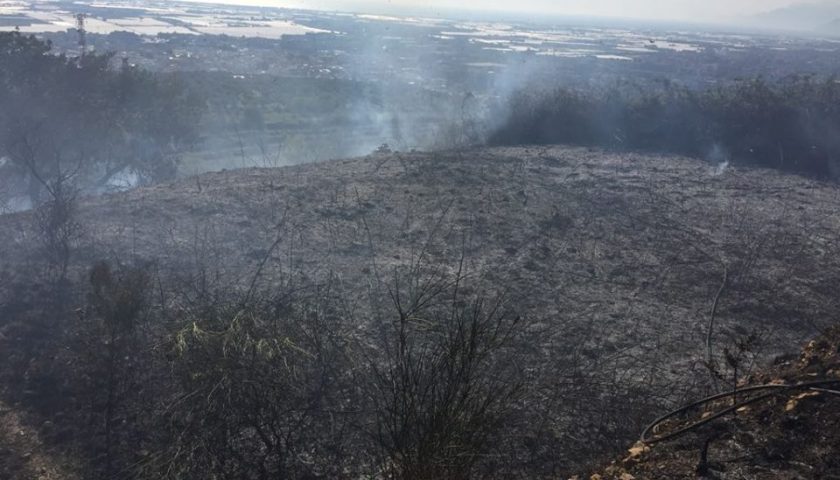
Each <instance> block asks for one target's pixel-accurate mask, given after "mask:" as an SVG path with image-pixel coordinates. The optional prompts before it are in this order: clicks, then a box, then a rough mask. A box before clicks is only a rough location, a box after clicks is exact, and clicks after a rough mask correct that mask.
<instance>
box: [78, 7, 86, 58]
mask: <svg viewBox="0 0 840 480" xmlns="http://www.w3.org/2000/svg"><path fill="white" fill-rule="evenodd" d="M85 18H87V14H84V13H78V14H76V31H77V32H78V33H79V47H80V48H81V50H82V55H84V54H85V52H87V30H86V29H85Z"/></svg>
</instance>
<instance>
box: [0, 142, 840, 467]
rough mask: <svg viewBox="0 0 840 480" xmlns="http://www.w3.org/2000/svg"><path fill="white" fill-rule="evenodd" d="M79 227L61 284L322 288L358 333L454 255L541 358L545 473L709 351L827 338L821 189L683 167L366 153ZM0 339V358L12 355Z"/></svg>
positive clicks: (18, 220) (216, 180)
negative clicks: (342, 299)
mask: <svg viewBox="0 0 840 480" xmlns="http://www.w3.org/2000/svg"><path fill="white" fill-rule="evenodd" d="M78 220H79V222H80V224H81V225H82V226H83V228H84V231H85V232H86V233H85V237H84V239H83V241H82V242H81V244H80V246H79V248H78V250H77V253H76V255H75V257H74V262H75V263H74V269H75V271H76V272H78V273H79V274H83V272H85V271H86V269H88V268H89V267H90V265H91V264H92V263H93V262H95V261H96V260H99V259H102V258H103V257H104V258H106V259H108V260H111V261H118V262H123V263H125V262H151V263H152V264H153V265H154V266H155V268H156V271H157V275H156V278H157V279H158V280H157V281H159V290H160V292H161V296H163V294H164V292H172V291H179V290H182V289H183V285H184V284H185V281H189V282H192V283H197V282H202V283H203V284H207V283H213V284H215V285H217V286H219V287H222V288H236V286H237V285H240V286H241V285H246V286H247V285H248V284H250V283H251V281H252V279H254V276H253V275H254V272H255V271H257V270H258V269H259V270H260V272H261V276H260V277H259V278H257V279H256V280H255V282H256V283H258V284H260V285H263V286H268V287H270V286H272V285H278V284H283V285H286V286H288V285H289V284H292V283H294V282H296V281H298V280H297V279H299V278H301V277H304V276H305V277H307V278H310V279H319V278H327V277H330V278H337V279H339V280H340V282H341V284H342V285H343V288H344V292H343V293H344V295H345V296H346V299H347V303H348V305H349V307H348V309H349V310H352V311H355V312H357V315H356V317H357V318H365V315H364V312H365V308H366V304H367V302H366V299H367V298H368V296H369V295H381V296H386V295H387V289H388V286H389V282H391V280H392V272H393V270H394V268H396V267H398V266H401V265H406V264H410V263H417V262H418V261H422V262H423V263H427V264H435V265H441V266H445V267H447V268H449V267H451V268H454V267H455V266H456V265H457V264H458V262H459V260H460V259H461V258H462V257H463V258H464V262H465V265H466V268H467V271H468V273H469V274H470V275H471V276H472V277H473V278H474V279H475V282H476V284H477V285H482V286H485V287H486V288H488V289H490V290H503V291H504V292H505V293H506V295H507V297H508V298H509V299H510V302H511V304H512V305H515V306H516V309H517V311H518V313H520V314H521V315H522V316H523V317H525V318H527V319H528V320H529V325H530V328H532V329H533V331H534V332H535V333H536V334H537V335H538V337H539V339H540V342H541V343H539V344H534V345H532V346H531V347H532V350H533V351H532V352H529V354H531V355H532V356H533V357H536V358H538V359H539V360H538V361H535V364H534V365H533V368H532V371H533V375H534V376H535V378H537V379H538V381H536V382H535V384H537V385H538V387H537V388H536V391H535V393H534V395H535V396H537V397H539V398H540V399H541V400H540V402H539V404H538V405H537V406H536V407H535V408H536V411H535V412H534V415H535V416H537V417H539V422H542V423H541V425H544V428H545V431H547V432H549V433H547V434H546V435H548V437H547V438H545V439H543V440H541V441H540V442H539V444H538V445H535V446H532V447H529V448H533V450H534V451H533V453H532V454H533V456H534V457H535V458H536V459H537V460H534V461H545V462H547V463H551V464H552V465H554V466H553V467H551V468H550V469H549V470H550V471H569V470H572V469H575V468H578V467H580V466H582V464H585V462H588V461H590V460H591V459H592V457H593V455H594V456H601V455H605V454H606V455H609V454H610V452H615V451H619V450H620V449H622V448H624V446H625V445H626V442H627V441H628V440H629V439H632V438H634V437H635V436H637V435H638V433H639V432H640V431H641V429H642V428H643V427H644V425H645V424H646V423H647V422H649V421H650V420H651V419H652V417H655V416H656V415H657V414H659V413H662V412H664V411H665V410H667V409H668V408H670V407H674V406H676V405H679V404H681V403H683V402H685V401H686V400H688V399H690V398H696V396H697V395H698V393H700V392H705V391H707V388H708V386H707V385H706V382H707V379H708V378H709V372H708V369H707V366H706V364H705V357H706V355H707V340H711V342H710V345H711V347H712V353H713V356H714V358H715V359H716V363H717V364H718V366H719V367H720V370H721V371H724V370H725V369H726V366H725V363H724V362H723V360H722V359H721V357H722V354H723V349H724V348H730V349H731V348H732V346H733V345H734V344H736V343H738V342H740V341H742V340H743V339H745V338H750V339H751V340H752V344H753V347H752V348H751V349H750V351H748V352H745V353H744V356H745V359H744V360H743V365H742V366H741V370H740V371H741V372H749V371H750V369H752V368H753V366H754V365H755V364H756V363H761V362H763V361H766V360H769V359H771V358H772V357H773V356H774V355H776V354H777V353H779V352H783V351H786V350H789V349H790V348H791V346H792V345H795V344H796V343H797V342H802V341H805V340H806V339H808V338H813V336H814V335H815V334H817V333H818V332H820V331H822V330H824V329H825V328H828V327H829V326H830V325H832V324H833V323H834V322H835V321H836V313H837V311H838V307H840V297H838V296H837V294H836V285H838V284H840V189H838V188H837V186H835V185H832V184H824V183H819V182H814V181H811V180H807V179H804V178H802V177H798V176H793V175H784V174H780V173H777V172H773V171H768V170H755V169H734V168H729V169H720V168H718V167H717V166H714V165H709V164H706V163H703V162H700V161H696V160H691V159H686V158H675V157H667V156H643V155H632V154H614V153H609V152H604V151H601V150H590V149H575V148H566V147H531V148H529V147H517V148H490V149H477V150H469V151H462V152H444V153H394V154H387V155H374V156H370V157H366V158H360V159H352V160H341V161H333V162H325V163H319V164H310V165H300V166H294V167H286V168H280V169H246V170H237V171H227V172H219V173H212V174H206V175H201V176H198V177H193V178H188V179H184V180H181V181H178V182H176V183H172V184H165V185H158V186H154V187H149V188H141V189H137V190H133V191H130V192H126V193H119V194H114V195H108V196H103V197H99V198H90V199H86V200H84V201H83V202H82V205H81V206H80V210H79V215H78ZM31 224H32V218H31V216H30V215H28V214H16V215H7V216H4V217H2V218H0V255H2V258H3V259H4V263H3V265H2V266H0V269H2V270H3V271H4V272H5V275H3V278H4V280H0V289H3V288H11V286H12V285H16V284H23V285H27V282H32V281H33V278H32V277H33V275H34V276H37V274H38V272H40V271H42V270H43V258H42V257H43V254H42V252H41V250H39V247H38V241H37V238H36V236H35V234H34V231H33V229H32V227H31ZM26 288H28V289H29V290H30V291H31V288H29V287H26ZM2 306H3V304H2V301H0V307H2ZM710 320H713V321H712V322H711V323H712V326H713V329H712V334H711V336H709V335H708V333H709V332H708V327H709V324H710ZM6 328H7V325H3V324H0V341H9V342H12V341H14V339H13V337H11V334H10V333H9V334H8V335H7V337H8V338H7V340H2V339H3V338H4V337H3V335H2V334H3V333H4V332H7V330H6ZM359 328H360V332H364V330H365V325H360V326H359ZM7 333H8V332H7ZM0 350H2V348H0ZM724 373H725V372H724ZM581 439H584V440H585V442H582V441H581ZM592 445H597V446H598V447H597V449H595V450H594V453H593V448H592Z"/></svg>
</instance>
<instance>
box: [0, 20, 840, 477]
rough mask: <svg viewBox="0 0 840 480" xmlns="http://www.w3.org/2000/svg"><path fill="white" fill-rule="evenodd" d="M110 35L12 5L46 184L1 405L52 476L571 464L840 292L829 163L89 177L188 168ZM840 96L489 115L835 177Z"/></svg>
mask: <svg viewBox="0 0 840 480" xmlns="http://www.w3.org/2000/svg"><path fill="white" fill-rule="evenodd" d="M114 60H115V58H114V57H113V56H112V55H94V54H86V55H82V56H80V57H78V58H68V57H66V56H62V55H54V54H52V53H51V52H50V45H49V44H48V43H44V42H42V41H40V40H37V39H35V38H33V37H27V36H24V35H21V34H19V33H9V34H0V87H2V88H1V89H0V105H2V106H3V109H2V110H0V156H2V157H4V158H7V159H8V160H7V161H6V162H4V164H3V165H2V166H0V168H2V169H3V173H4V177H2V180H4V181H6V182H8V183H9V184H12V183H14V185H17V186H18V187H20V186H21V185H22V186H23V187H22V188H23V193H24V194H25V195H28V196H29V198H30V200H31V201H32V204H33V206H34V207H35V208H33V209H32V210H31V211H29V212H22V213H16V214H12V215H8V216H4V218H3V221H2V222H0V239H2V243H0V244H1V245H2V246H3V248H4V250H3V255H5V256H6V257H5V258H8V266H7V265H0V271H2V273H3V275H2V276H0V347H2V348H0V365H2V367H0V387H2V388H0V415H4V414H5V413H8V412H10V411H12V410H14V411H15V412H17V413H19V414H20V416H21V418H22V419H23V421H22V423H23V424H25V425H26V426H27V428H28V429H29V430H27V431H26V432H24V430H20V431H21V432H24V433H26V434H27V435H31V436H32V437H33V438H36V437H37V439H38V443H41V446H42V447H43V448H44V449H45V450H46V451H48V452H50V453H51V454H54V455H53V456H52V458H54V459H75V460H72V461H71V460H66V461H64V463H62V464H60V465H59V466H58V467H57V469H58V470H59V471H61V472H62V473H60V474H59V478H86V479H88V478H89V479H102V480H106V479H108V480H110V479H132V480H134V479H136V480H142V479H172V480H175V479H179V480H188V479H228V478H230V479H243V480H267V479H277V478H288V479H299V480H311V479H318V478H337V479H342V478H346V479H358V478H392V479H399V480H432V479H436V480H461V479H473V478H523V479H525V478H528V479H531V478H558V477H559V476H562V475H571V474H574V473H579V472H582V471H585V470H587V469H589V468H591V466H592V465H593V464H594V463H595V462H598V461H600V460H603V459H605V458H609V457H610V456H612V455H614V454H615V453H616V452H618V451H620V450H621V449H622V448H623V447H624V446H625V445H626V444H627V442H628V441H631V440H632V439H634V438H636V436H637V435H638V434H639V432H641V431H642V430H643V429H644V426H645V425H646V424H648V423H649V422H650V421H651V420H652V418H651V417H655V416H656V414H657V413H662V412H665V411H668V410H669V409H671V408H674V407H676V406H678V405H681V404H683V403H685V402H687V401H688V400H690V399H693V398H699V397H702V396H703V395H708V394H710V393H712V392H719V391H721V390H722V391H724V392H725V395H724V396H726V397H728V396H729V395H730V394H731V398H733V399H734V398H735V397H737V395H738V394H739V388H740V386H741V385H742V384H743V383H745V382H750V381H751V380H752V379H753V378H754V372H755V369H756V365H757V364H758V363H759V362H760V361H766V360H768V358H769V357H770V356H771V353H765V352H763V351H762V349H763V348H766V349H767V350H768V351H770V352H772V353H775V352H776V351H777V350H778V349H779V348H780V344H783V343H785V342H788V341H789V340H790V338H792V337H794V338H801V337H803V336H805V335H811V334H813V333H815V332H817V331H820V330H825V329H826V327H827V325H828V324H830V323H831V321H832V320H831V318H830V317H831V314H830V312H832V311H833V310H834V309H836V307H837V306H838V299H837V297H836V292H835V291H834V289H833V286H834V285H836V282H837V281H838V275H840V274H838V273H837V272H840V268H837V267H840V265H838V258H840V256H838V254H840V245H838V243H837V241H836V238H837V234H838V230H840V229H838V225H840V223H838V221H837V213H836V212H837V210H836V206H837V205H838V197H837V191H836V189H835V187H834V186H832V185H826V184H820V183H818V182H812V181H810V180H806V179H804V178H801V177H798V176H789V175H781V174H778V173H775V172H770V173H768V172H758V173H757V172H756V171H750V170H747V169H740V168H739V169H737V172H736V173H735V174H733V175H731V176H724V175H723V174H722V172H715V171H714V168H712V169H710V168H708V165H705V164H701V163H699V162H693V161H690V160H688V159H685V158H671V157H652V156H641V155H635V154H632V155H631V154H628V155H625V156H617V155H610V154H609V153H608V152H606V151H595V150H586V149H574V150H571V149H566V148H561V147H551V148H548V147H546V148H541V147H528V148H526V149H516V148H488V149H483V150H478V149H477V150H456V151H452V152H447V153H435V154H428V155H426V154H418V153H416V152H415V153H410V154H405V153H400V152H394V151H392V150H391V149H390V148H389V147H388V146H387V145H383V146H382V147H381V148H380V149H379V150H378V151H377V152H376V153H375V154H374V155H372V156H370V157H368V158H366V159H361V160H353V161H343V162H333V163H330V164H325V165H314V166H305V167H303V166H299V167H294V168H289V169H273V170H241V171H238V172H225V173H219V174H209V175H204V176H201V177H197V178H194V179H186V180H181V181H180V182H172V183H170V184H168V185H166V186H152V188H148V189H138V190H133V191H131V192H127V193H123V194H118V195H111V196H104V197H94V198H88V199H84V198H82V195H83V193H91V192H102V191H104V190H107V187H108V186H109V185H110V186H113V183H114V182H115V181H117V180H116V179H119V178H120V177H121V176H125V175H132V176H135V177H136V178H137V179H138V180H137V183H138V184H153V183H157V182H162V181H165V180H173V179H174V178H175V176H176V174H177V167H178V162H179V159H180V156H181V155H183V154H184V152H186V151H188V150H189V148H190V146H191V145H192V143H193V142H194V141H195V139H196V136H197V134H198V133H197V132H196V130H195V128H194V127H195V124H196V123H197V122H198V121H199V119H200V118H201V115H202V112H203V109H204V105H205V102H203V100H202V99H201V97H200V96H196V95H194V94H193V93H192V92H191V91H190V90H189V89H187V88H185V87H184V84H183V83H181V82H180V81H179V80H178V79H177V77H174V76H168V75H160V74H153V73H149V72H145V71H143V70H140V69H137V68H134V67H131V66H130V65H128V64H126V63H120V62H115V61H114ZM115 63H116V64H115ZM208 90H212V89H210V88H209V87H208ZM222 100H224V99H222ZM216 101H217V103H216V104H215V107H214V108H219V109H222V108H223V107H226V106H227V104H226V103H225V101H219V99H216ZM254 102H256V100H254ZM246 103H247V102H246ZM210 104H211V106H213V105H214V104H213V102H210ZM838 105H840V84H838V82H837V81H836V80H835V79H813V78H798V79H794V80H791V81H789V82H786V83H772V84H771V83H767V82H765V81H762V80H753V81H745V82H741V83H737V84H733V85H729V86H725V87H720V88H715V89H711V90H706V91H696V90H689V89H685V88H682V87H678V86H674V85H665V86H661V87H658V88H656V89H635V88H630V87H626V86H625V87H620V88H616V89H613V90H604V91H599V92H581V91H573V90H556V91H553V92H550V93H547V94H531V93H522V94H519V95H515V96H514V97H513V98H512V99H511V103H510V106H509V107H510V108H509V114H510V115H509V117H507V119H506V122H505V123H504V124H503V125H502V126H501V127H499V129H498V130H496V131H494V132H491V133H490V134H489V142H490V143H491V144H495V145H511V144H549V143H568V144H579V145H588V146H605V147H609V148H612V149H616V150H644V151H649V152H660V153H661V152H665V153H681V154H685V155H688V156H695V157H704V158H709V159H711V160H714V161H716V162H718V163H724V162H727V161H730V160H731V161H732V162H733V163H736V164H737V163H748V164H753V165H759V166H766V167H772V168H778V169H781V170H789V171H795V172H798V173H804V174H808V175H814V176H820V177H836V175H837V170H836V168H837V165H836V162H837V161H838V155H840V144H838V137H837V136H836V135H835V134H836V132H837V131H838V129H840V109H839V108H840V107H838ZM254 111H255V112H256V110H254ZM243 122H246V123H250V124H252V125H250V126H251V127H258V126H261V125H262V123H263V121H262V120H261V119H260V118H259V115H257V114H253V115H248V116H247V118H243ZM476 125H477V123H476V124H473V123H469V124H465V125H462V127H463V129H464V132H461V133H458V132H455V133H454V134H453V136H460V137H463V139H461V140H459V141H458V143H473V142H475V141H476V139H478V138H480V137H481V132H478V131H477V130H478V129H479V127H477V126H476ZM593 152H594V153H593ZM10 179H14V180H10ZM803 192H804V193H803ZM803 197H808V198H806V199H803ZM809 199H810V200H809ZM809 202H810V203H809ZM813 204H816V206H814V205H813ZM806 205H807V206H808V208H813V209H814V212H816V213H814V218H812V217H809V216H808V214H807V213H808V212H806V213H803V211H805V210H806ZM816 217H818V218H816ZM826 348H828V347H826ZM832 348H835V347H832ZM835 350H836V348H835ZM822 353H823V354H825V355H827V356H831V355H836V351H835V352H833V353H832V352H828V353H826V352H822ZM831 361H832V362H834V363H830V365H831V368H833V370H826V371H819V372H817V373H816V374H817V375H820V376H831V375H835V376H836V375H837V374H838V372H837V370H836V368H835V367H836V365H835V363H836V361H835V357H832V360H831ZM810 373H813V372H810ZM714 398H715V399H718V398H723V397H714ZM5 425H6V424H5V423H2V422H0V444H2V445H7V444H8V445H13V444H14V442H10V441H8V439H7V438H6V437H7V432H6V431H5V430H4V428H5ZM776 433H778V432H776ZM779 436H781V434H779V435H774V436H773V438H772V440H773V441H774V442H776V443H778V442H780V440H779V439H778V437H779ZM695 440H697V441H698V442H700V443H701V444H702V443H703V442H705V445H706V446H705V447H703V448H702V451H703V452H704V453H703V463H704V465H705V463H706V461H707V460H706V457H707V456H708V450H709V448H710V447H709V444H710V443H712V440H709V439H707V438H700V439H695ZM34 443H35V442H34V440H33V443H30V444H28V445H29V446H32V445H34ZM14 445H16V444H14ZM768 448H776V449H777V450H782V449H783V448H782V447H780V446H778V445H776V444H775V443H774V444H772V445H771V446H770V447H768ZM712 450H713V453H714V454H715V455H717V454H718V453H719V452H717V451H715V450H714V449H712ZM830 453H831V452H829V454H830ZM829 454H826V452H820V451H818V452H813V451H810V450H809V451H808V455H811V456H814V457H815V458H816V459H817V460H818V461H815V462H816V463H815V464H819V465H821V467H820V468H824V469H829V468H830V467H832V466H833V465H835V464H833V463H831V462H832V460H831V459H830V458H829ZM16 455H17V452H16V451H13V449H7V448H6V447H3V450H0V476H3V477H4V478H6V477H9V478H31V476H32V475H33V473H32V472H33V468H35V467H33V466H32V465H28V466H27V464H26V462H25V461H23V460H21V458H18V457H17V456H16ZM817 457H818V458H817ZM10 458H11V459H12V460H13V461H12V460H9V459H10ZM21 462H23V464H24V466H23V467H21V466H20V464H21ZM30 463H31V462H30ZM825 465H828V466H825ZM36 470H37V469H36ZM48 470H51V468H46V467H45V468H44V471H48ZM622 473H624V472H622ZM35 474H36V475H37V474H38V472H36V473H35Z"/></svg>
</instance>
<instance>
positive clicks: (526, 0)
mask: <svg viewBox="0 0 840 480" xmlns="http://www.w3.org/2000/svg"><path fill="white" fill-rule="evenodd" d="M206 1H215V2H217V3H234V4H250V5H255V4H256V5H267V6H278V7H308V8H319V9H320V8H328V9H349V10H360V9H365V8H366V7H373V8H375V9H376V10H380V11H384V10H389V9H392V10H395V11H396V10H397V9H400V8H410V9H411V10H413V11H415V12H417V11H420V12H421V13H422V12H423V11H427V10H428V12H429V14H430V15H434V14H435V13H439V12H440V11H441V10H445V9H448V8H456V9H461V10H466V9H476V10H477V9H480V10H501V11H509V12H516V11H519V12H523V13H525V12H527V13H532V12H545V13H553V14H562V15H597V16H609V17H635V18H648V19H669V20H695V21H709V20H713V21H715V20H716V21H721V20H731V19H733V18H736V17H739V16H743V15H751V14H756V13H761V12H765V11H768V10H772V9H775V8H779V7H784V6H787V5H792V4H802V3H809V0H472V1H470V0H460V1H458V0H206ZM838 1H840V0H838Z"/></svg>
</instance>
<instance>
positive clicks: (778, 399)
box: [592, 328, 840, 480]
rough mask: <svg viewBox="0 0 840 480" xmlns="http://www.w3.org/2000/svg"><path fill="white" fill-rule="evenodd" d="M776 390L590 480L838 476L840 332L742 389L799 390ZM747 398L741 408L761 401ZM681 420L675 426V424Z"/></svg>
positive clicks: (636, 452) (705, 413)
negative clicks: (797, 386)
mask: <svg viewBox="0 0 840 480" xmlns="http://www.w3.org/2000/svg"><path fill="white" fill-rule="evenodd" d="M817 381H819V382H822V381H825V382H826V383H824V384H822V385H819V386H817V387H814V388H812V389H805V388H802V389H795V388H792V389H789V390H785V389H782V388H779V389H777V390H775V391H774V393H772V394H769V395H766V392H767V390H762V391H760V394H761V395H766V398H763V399H760V400H758V401H756V402H754V403H751V404H749V405H744V406H742V407H740V408H737V409H736V411H735V412H734V413H731V414H728V415H726V416H722V417H720V418H718V419H716V420H715V421H712V422H709V423H707V424H705V425H702V426H700V427H698V428H694V429H690V430H688V431H686V433H685V434H682V435H678V436H675V437H673V438H672V439H668V440H667V441H663V442H659V443H656V444H653V445H646V444H644V443H639V444H637V445H636V446H634V447H633V448H632V449H631V450H630V452H629V454H628V455H627V456H626V457H625V458H623V459H621V460H619V461H617V462H614V463H613V464H612V465H611V466H610V467H608V468H606V469H605V470H603V471H601V472H600V473H597V474H594V475H593V476H592V478H594V479H603V480H608V479H620V480H627V479H630V478H636V479H651V480H653V479H663V480H664V479H677V478H685V479H695V478H704V477H705V478H716V479H721V480H724V479H736V478H737V479H800V478H801V479H806V478H826V479H830V478H838V476H840V455H838V452H840V388H839V387H840V328H835V329H833V330H831V331H830V332H828V333H826V334H825V335H822V336H821V337H819V338H818V339H816V340H814V341H811V342H809V343H808V345H807V346H806V347H805V348H804V349H803V352H802V354H801V355H800V356H799V357H795V356H794V357H793V358H791V359H789V360H785V361H783V362H779V363H778V364H777V365H774V366H773V367H772V368H770V369H767V370H765V371H762V372H760V373H758V374H756V375H753V376H751V377H750V378H749V379H748V382H745V383H744V384H743V385H741V386H740V387H739V388H740V389H746V388H749V387H750V386H755V385H762V384H763V385H777V386H783V385H803V384H812V383H814V382H817ZM758 397H759V394H757V393H744V394H742V395H741V397H740V398H739V399H738V402H742V403H746V402H748V401H750V400H752V399H758ZM731 405H732V399H731V397H726V398H722V399H719V400H717V401H714V402H709V403H706V404H704V405H702V406H701V407H699V408H697V409H691V410H688V411H686V412H684V414H681V415H680V416H678V417H675V419H672V420H669V422H670V424H669V423H668V422H664V423H663V424H661V425H660V427H661V428H660V429H658V430H659V431H658V432H657V433H658V435H657V436H654V437H652V438H656V437H660V438H661V437H664V436H665V435H668V434H669V433H670V432H674V431H676V430H677V429H678V428H682V427H685V426H686V425H690V424H695V423H696V422H697V421H698V420H699V419H702V418H709V417H710V416H711V415H712V414H713V413H715V412H719V411H722V410H724V409H726V408H728V407H730V406H731ZM677 420H678V421H677Z"/></svg>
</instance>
